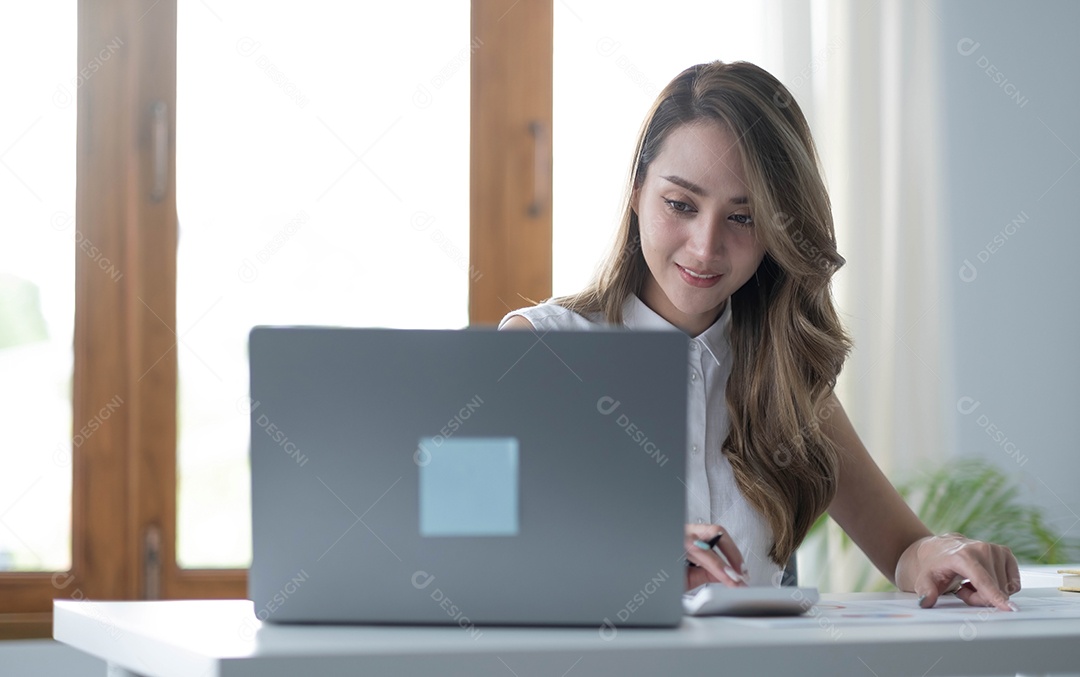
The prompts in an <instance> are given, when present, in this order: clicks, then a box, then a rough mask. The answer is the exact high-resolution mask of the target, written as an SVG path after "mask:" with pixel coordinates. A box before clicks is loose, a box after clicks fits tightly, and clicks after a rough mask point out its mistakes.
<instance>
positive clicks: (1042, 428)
mask: <svg viewBox="0 0 1080 677" xmlns="http://www.w3.org/2000/svg"><path fill="white" fill-rule="evenodd" d="M938 8H939V14H940V17H941V19H942V26H941V29H942V30H941V40H942V41H943V45H942V54H943V62H942V69H943V70H942V76H943V77H942V83H943V88H944V91H943V93H942V96H943V104H944V110H945V113H944V117H945V120H944V135H943V138H944V144H945V148H944V153H943V155H944V157H945V165H946V166H945V178H946V181H945V185H944V186H943V188H944V194H945V204H946V209H947V214H946V217H947V219H948V224H949V226H948V236H947V237H948V243H949V246H950V251H948V252H946V256H945V257H944V261H945V263H944V265H945V267H946V270H945V271H944V276H945V279H946V280H947V281H948V282H947V284H948V285H949V287H950V290H951V292H952V293H951V297H952V308H951V311H952V323H953V332H952V335H953V338H954V344H953V346H952V349H953V351H954V358H955V366H956V369H955V374H954V377H955V381H954V383H955V388H956V392H955V399H954V400H953V401H954V402H955V401H957V400H960V398H972V399H964V400H962V401H960V408H963V409H965V410H967V409H971V408H972V407H974V406H975V402H978V403H979V404H978V407H977V408H976V409H975V410H974V411H971V412H970V413H967V414H964V413H962V412H961V411H959V410H958V409H956V408H954V411H952V412H951V414H952V415H953V416H955V417H956V418H955V421H956V429H957V440H956V443H955V445H954V447H953V450H952V451H953V453H959V454H961V455H968V456H979V457H983V458H986V459H990V460H993V461H994V462H996V463H998V464H999V465H1000V467H1001V468H1003V469H1004V470H1005V471H1006V472H1008V473H1009V474H1010V475H1012V476H1013V477H1015V478H1016V479H1017V480H1019V481H1020V482H1021V483H1022V484H1023V485H1024V487H1026V489H1025V491H1026V494H1027V496H1026V498H1028V499H1029V500H1031V501H1033V502H1035V503H1037V504H1041V505H1043V506H1045V507H1046V509H1047V510H1048V512H1049V514H1050V515H1051V516H1052V518H1053V523H1054V526H1056V527H1057V528H1058V529H1059V530H1062V531H1064V530H1067V529H1071V531H1070V532H1069V535H1070V536H1071V537H1073V538H1078V537H1080V518H1078V515H1080V482H1078V481H1077V480H1078V479H1080V454H1078V453H1077V450H1078V448H1080V265H1077V263H1076V258H1077V256H1078V255H1080V155H1078V153H1080V125H1078V124H1077V123H1078V122H1080V77H1077V75H1076V72H1075V66H1076V64H1077V63H1078V62H1080V44H1078V42H1077V36H1080V3H1077V2H1073V1H1071V0H1041V1H1040V2H1019V1H1017V0H989V1H986V0H978V1H975V0H950V1H947V2H941V3H939V4H938ZM995 238H997V241H996V242H995ZM965 261H967V262H970V264H971V265H967V264H965ZM972 266H974V267H972ZM988 432H989V433H992V434H993V435H994V436H995V437H996V439H995V437H991V434H988Z"/></svg>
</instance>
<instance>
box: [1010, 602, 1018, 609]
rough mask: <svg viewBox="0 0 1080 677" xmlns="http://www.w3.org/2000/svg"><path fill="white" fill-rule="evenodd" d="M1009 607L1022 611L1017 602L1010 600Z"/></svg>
mask: <svg viewBox="0 0 1080 677" xmlns="http://www.w3.org/2000/svg"><path fill="white" fill-rule="evenodd" d="M1009 608H1010V609H1012V610H1013V611H1020V607H1018V606H1016V603H1015V602H1009Z"/></svg>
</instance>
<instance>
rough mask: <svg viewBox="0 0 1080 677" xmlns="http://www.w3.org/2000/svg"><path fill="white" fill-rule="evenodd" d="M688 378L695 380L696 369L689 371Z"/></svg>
mask: <svg viewBox="0 0 1080 677" xmlns="http://www.w3.org/2000/svg"><path fill="white" fill-rule="evenodd" d="M690 380H691V381H696V380H697V372H696V371H692V372H690Z"/></svg>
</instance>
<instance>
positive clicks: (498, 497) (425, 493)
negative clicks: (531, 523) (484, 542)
mask: <svg viewBox="0 0 1080 677" xmlns="http://www.w3.org/2000/svg"><path fill="white" fill-rule="evenodd" d="M416 459H417V461H418V463H419V465H420V535H421V536H516V535H517V534H518V530H519V523H518V440H517V438H515V437H452V438H446V437H442V436H439V437H424V438H421V440H420V446H419V449H418V450H417V453H416Z"/></svg>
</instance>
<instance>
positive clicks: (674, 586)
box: [249, 327, 688, 632]
mask: <svg viewBox="0 0 1080 677" xmlns="http://www.w3.org/2000/svg"><path fill="white" fill-rule="evenodd" d="M249 348H250V366H251V479H252V487H251V489H252V491H251V496H252V537H253V561H252V565H251V570H250V575H249V595H250V597H251V599H252V601H253V602H254V607H255V613H256V616H257V617H258V618H259V619H260V620H263V621H269V622H274V623H278V622H281V623H293V622H304V623H378V624H384V623H389V624H442V625H456V626H460V627H462V628H465V629H467V630H470V631H472V632H476V631H477V630H476V628H477V626H480V625H574V626H586V625H597V626H599V627H600V628H601V632H603V631H604V629H605V628H607V629H609V630H612V629H614V628H617V627H623V626H673V625H676V624H678V623H679V621H680V619H681V617H682V613H683V610H682V603H681V600H682V594H683V589H684V586H685V573H684V571H685V570H684V567H685V561H684V553H683V529H684V520H685V506H686V501H685V491H686V489H685V485H684V484H683V479H682V478H683V474H684V472H685V446H686V406H687V404H686V397H687V395H686V375H687V369H686V364H687V349H688V339H687V338H686V336H685V335H683V334H682V333H681V332H670V331H669V332H630V331H623V330H617V329H612V330H603V331H595V332H576V331H564V332H551V333H546V334H543V335H540V334H535V333H532V332H521V331H504V332H498V331H495V330H494V329H469V330H460V331H451V330H446V331H442V330H391V329H348V328H328V327H256V328H255V329H253V330H252V332H251V335H250V346H249Z"/></svg>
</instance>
